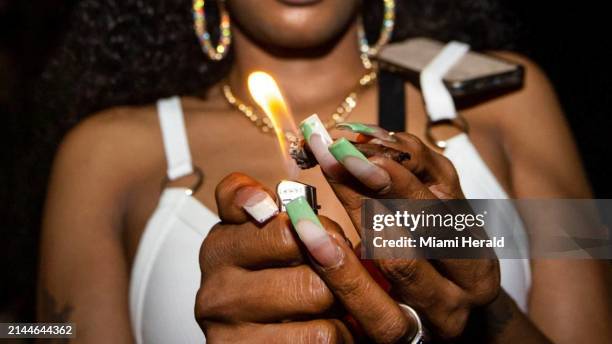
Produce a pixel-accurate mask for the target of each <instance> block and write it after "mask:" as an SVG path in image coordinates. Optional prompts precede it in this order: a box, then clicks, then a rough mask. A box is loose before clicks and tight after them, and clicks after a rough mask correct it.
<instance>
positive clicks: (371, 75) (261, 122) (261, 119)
mask: <svg viewBox="0 0 612 344" xmlns="http://www.w3.org/2000/svg"><path fill="white" fill-rule="evenodd" d="M376 78H377V73H376V71H375V70H374V69H369V70H368V71H367V73H366V74H364V75H363V76H362V77H361V79H359V85H357V87H355V89H354V90H353V91H351V93H349V95H348V96H346V98H344V100H343V101H342V103H341V104H340V105H339V106H338V108H337V109H336V111H334V113H332V115H331V117H330V119H329V120H327V121H326V122H324V123H323V124H324V125H325V128H326V129H331V128H333V127H335V126H336V124H338V123H342V122H344V121H345V120H346V119H347V118H348V116H349V115H350V114H351V112H352V111H353V109H354V108H355V107H356V106H357V93H358V91H359V90H360V89H361V88H365V87H367V86H370V85H371V84H373V83H374V81H376ZM222 91H223V95H224V96H225V100H226V101H227V102H228V103H229V104H230V105H231V106H233V107H234V108H236V110H238V111H240V112H242V113H243V114H244V116H245V117H246V118H248V119H249V120H250V121H251V122H252V123H253V124H254V125H255V126H256V127H258V128H259V129H260V130H261V131H262V132H264V133H274V127H273V126H272V122H271V121H270V119H269V118H268V117H267V116H265V115H260V114H259V113H258V112H257V111H256V110H255V109H253V108H252V107H251V106H248V105H246V104H245V103H244V102H242V101H241V100H239V99H238V98H236V96H234V93H233V92H232V88H231V87H230V85H229V84H228V83H227V82H226V83H224V84H223V86H222Z"/></svg>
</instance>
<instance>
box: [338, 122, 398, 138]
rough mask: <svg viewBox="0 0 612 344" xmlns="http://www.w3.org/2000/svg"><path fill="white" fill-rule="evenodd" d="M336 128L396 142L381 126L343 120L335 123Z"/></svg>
mask: <svg viewBox="0 0 612 344" xmlns="http://www.w3.org/2000/svg"><path fill="white" fill-rule="evenodd" d="M336 128H337V129H340V130H349V131H352V132H354V133H357V134H363V135H366V136H371V137H375V138H377V139H380V140H383V141H387V142H397V140H396V139H395V137H393V135H391V134H390V133H389V132H388V131H386V130H385V129H383V128H380V127H377V126H373V125H367V124H363V123H355V122H344V123H338V124H336Z"/></svg>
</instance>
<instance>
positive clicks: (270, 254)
mask: <svg viewBox="0 0 612 344" xmlns="http://www.w3.org/2000/svg"><path fill="white" fill-rule="evenodd" d="M331 230H332V232H330V235H332V236H334V237H336V238H337V239H338V240H347V239H346V237H345V235H344V233H343V232H342V231H338V229H337V228H334V229H331ZM304 261H305V259H304V255H303V253H302V250H301V249H300V245H299V244H298V239H297V237H296V236H295V233H294V232H293V230H292V228H291V224H290V222H289V219H288V217H287V214H285V213H283V214H280V215H279V216H277V217H275V218H274V219H273V220H271V221H269V222H267V223H266V224H265V226H264V227H263V228H259V227H257V226H255V225H254V224H243V225H222V224H219V225H216V226H215V227H213V228H212V229H211V231H210V232H209V234H208V235H207V236H206V239H204V243H203V244H202V247H201V248H200V267H201V269H202V273H207V272H209V271H212V270H214V269H217V268H218V267H219V266H224V265H236V266H240V267H243V268H247V269H262V268H268V267H280V266H291V265H298V264H301V263H303V262H304Z"/></svg>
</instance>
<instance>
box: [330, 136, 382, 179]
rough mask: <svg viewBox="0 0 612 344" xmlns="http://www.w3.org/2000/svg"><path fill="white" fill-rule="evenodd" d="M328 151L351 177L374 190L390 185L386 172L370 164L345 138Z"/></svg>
mask: <svg viewBox="0 0 612 344" xmlns="http://www.w3.org/2000/svg"><path fill="white" fill-rule="evenodd" d="M329 151H330V152H331V154H332V155H333V156H334V158H336V160H338V161H339V162H340V163H341V164H342V165H343V166H344V167H345V168H346V169H347V170H348V171H349V172H350V173H351V174H352V175H353V176H355V177H356V178H357V179H359V180H360V181H361V182H362V183H363V184H365V185H366V186H368V187H369V188H371V189H374V190H381V189H383V188H385V187H387V186H388V185H389V184H390V183H391V177H389V174H388V173H387V171H385V170H383V169H382V168H380V167H378V166H376V165H374V164H373V163H371V162H370V161H369V160H368V159H367V158H366V157H365V155H363V154H362V153H361V152H360V151H359V150H358V149H357V148H355V146H353V144H352V143H351V142H350V141H349V140H347V139H346V138H340V139H338V140H337V141H336V142H334V143H333V144H332V145H331V146H329Z"/></svg>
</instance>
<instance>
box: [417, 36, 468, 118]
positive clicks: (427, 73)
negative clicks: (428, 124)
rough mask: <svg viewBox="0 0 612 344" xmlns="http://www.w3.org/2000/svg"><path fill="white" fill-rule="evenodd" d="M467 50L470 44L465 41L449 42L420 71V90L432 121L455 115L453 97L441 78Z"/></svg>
mask: <svg viewBox="0 0 612 344" xmlns="http://www.w3.org/2000/svg"><path fill="white" fill-rule="evenodd" d="M469 50H470V46H469V45H467V44H465V43H460V42H456V41H452V42H449V43H448V44H447V45H446V46H445V47H444V49H442V51H441V52H440V53H439V54H438V55H437V56H436V57H435V58H434V59H433V60H432V61H431V62H430V63H429V64H428V65H427V66H426V67H425V69H423V71H422V72H421V77H420V79H421V92H422V93H423V98H424V100H425V108H426V110H427V114H428V115H429V119H430V120H431V121H432V122H436V121H439V120H443V119H452V118H455V117H457V110H456V109H455V103H454V102H453V97H452V96H451V94H450V92H449V91H448V89H447V88H446V86H445V85H444V82H443V79H444V76H445V75H446V73H448V71H449V70H450V69H451V68H452V67H453V66H454V65H455V64H456V63H457V62H458V61H459V60H460V59H461V58H462V57H463V55H465V54H466V53H467V52H468V51H469Z"/></svg>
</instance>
